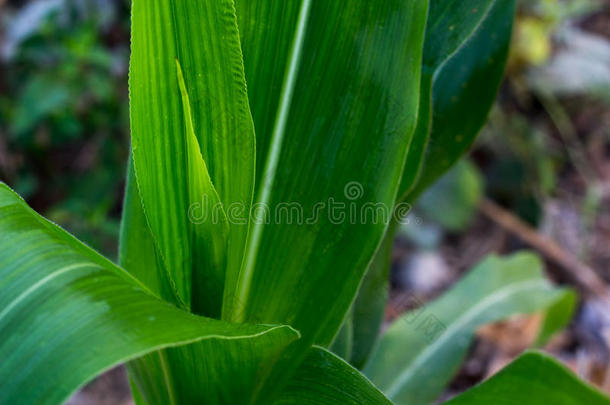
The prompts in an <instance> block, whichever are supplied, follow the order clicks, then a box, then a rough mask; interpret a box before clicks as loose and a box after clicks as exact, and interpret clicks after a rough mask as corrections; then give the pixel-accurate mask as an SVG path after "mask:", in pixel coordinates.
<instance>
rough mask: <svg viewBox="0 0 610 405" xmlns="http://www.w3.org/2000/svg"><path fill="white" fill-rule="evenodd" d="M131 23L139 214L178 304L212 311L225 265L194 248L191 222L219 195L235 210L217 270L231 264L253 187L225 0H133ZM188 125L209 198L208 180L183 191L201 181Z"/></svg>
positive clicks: (248, 132)
mask: <svg viewBox="0 0 610 405" xmlns="http://www.w3.org/2000/svg"><path fill="white" fill-rule="evenodd" d="M132 27H133V29H132V40H131V45H132V55H131V63H130V76H129V88H130V97H131V102H130V106H131V126H132V131H131V135H132V147H133V159H134V166H135V175H136V176H135V177H136V179H137V185H138V189H139V193H140V197H141V200H142V206H143V210H144V215H145V218H146V220H147V223H148V225H149V228H150V231H151V234H152V237H153V240H154V241H155V245H156V247H157V254H158V255H159V257H160V263H161V264H162V265H164V266H165V269H166V271H167V273H168V274H169V276H170V280H171V282H172V283H173V284H174V286H175V290H176V292H177V296H178V297H179V299H180V301H181V303H182V304H183V305H184V306H185V307H187V308H192V309H193V310H194V311H195V312H197V313H200V314H205V315H208V316H220V313H221V305H222V296H223V292H224V274H225V271H226V269H224V268H210V262H209V261H208V260H207V259H204V256H205V255H201V254H200V253H201V252H199V247H200V246H201V245H200V244H199V243H198V242H197V239H198V237H197V236H196V235H195V234H196V233H198V231H197V229H199V228H200V227H193V226H192V222H201V221H203V222H205V221H213V219H212V218H211V217H212V216H213V214H214V210H215V209H214V201H215V200H216V198H217V197H218V198H219V199H220V201H221V202H222V204H223V207H224V209H226V210H227V214H230V213H233V214H234V217H235V218H234V221H231V224H230V225H231V226H230V228H229V235H228V242H227V251H226V258H227V264H226V267H227V269H230V268H237V269H238V268H239V267H240V264H241V259H242V257H243V247H244V243H245V238H246V235H247V229H248V215H247V213H248V211H249V209H250V204H251V200H252V190H253V187H254V128H253V124H252V118H251V115H250V111H249V105H248V98H247V94H246V86H245V78H244V73H243V63H242V57H241V49H240V44H239V34H238V30H237V24H236V20H235V10H234V7H233V2H232V1H231V0H218V1H195V0H185V1H177V0H167V1H156V2H144V1H141V0H135V1H134V2H133V9H132ZM176 60H177V61H179V63H180V66H181V68H182V71H183V73H184V75H183V78H184V80H183V82H184V85H185V90H184V91H183V92H182V93H184V94H186V93H188V95H189V96H190V98H189V97H187V99H188V100H189V103H188V104H190V110H191V113H190V114H186V113H185V109H186V108H187V103H185V102H184V99H183V98H182V97H181V91H180V83H179V80H178V75H177V68H176ZM189 115H190V117H191V120H192V131H189V130H188V127H189V126H190V125H191V124H189V123H188V116H189ZM190 132H193V133H194V135H195V136H196V138H197V143H198V145H199V149H200V150H199V153H200V154H201V160H202V161H203V162H205V165H206V166H207V170H208V172H209V178H210V181H211V183H213V185H214V188H215V189H216V190H217V196H216V195H215V193H213V192H211V189H210V188H209V187H208V188H204V189H202V190H201V191H202V192H203V195H201V196H192V195H189V189H190V190H194V189H193V188H192V187H193V184H194V183H197V182H198V181H200V179H201V178H200V176H204V177H203V178H205V175H204V174H202V173H200V171H201V170H202V169H201V163H197V164H195V163H194V162H193V157H197V156H198V155H197V151H196V150H193V149H195V148H196V146H195V142H193V140H192V136H191V135H192V134H190ZM185 135H188V136H185ZM186 139H191V141H189V142H186V141H185V140H186ZM189 145H190V146H189ZM197 159H199V158H197ZM198 168H199V169H198ZM198 179H199V180H198ZM194 198H198V199H199V200H198V201H196V202H193V201H192V200H193V199H194ZM197 203H198V205H197ZM237 211H239V212H237ZM196 252H199V253H198V254H197V255H196V254H195V253H196ZM236 271H237V270H233V271H232V272H233V273H234V272H236ZM208 276H209V277H208Z"/></svg>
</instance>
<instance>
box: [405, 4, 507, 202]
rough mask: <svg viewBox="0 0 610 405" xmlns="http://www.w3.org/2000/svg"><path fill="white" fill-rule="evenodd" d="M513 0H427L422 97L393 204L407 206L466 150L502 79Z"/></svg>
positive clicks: (484, 119)
mask: <svg viewBox="0 0 610 405" xmlns="http://www.w3.org/2000/svg"><path fill="white" fill-rule="evenodd" d="M514 7H515V2H514V0H476V1H468V2H464V1H460V0H455V1H444V0H432V1H431V3H430V15H429V18H428V26H427V28H426V45H425V50H424V68H423V75H422V95H421V103H420V109H419V116H418V124H417V130H416V132H415V135H414V138H413V142H412V144H411V147H410V149H409V156H408V158H407V164H406V166H405V170H404V174H403V178H402V182H401V186H400V191H399V200H404V199H406V198H409V200H410V201H413V200H414V198H416V197H417V196H418V195H419V194H420V193H421V192H422V191H424V190H425V189H426V188H427V187H428V186H429V185H430V184H431V183H432V182H433V181H434V180H436V179H437V178H439V177H440V176H441V175H442V174H443V173H444V172H445V171H447V170H448V169H449V168H450V167H451V166H452V165H453V164H454V163H455V162H456V161H457V160H458V159H459V157H460V156H461V155H462V154H463V153H464V152H465V151H466V150H467V148H468V147H469V146H470V145H471V143H472V142H473V140H474V139H475V137H476V136H477V134H478V132H479V130H480V129H481V127H482V126H483V124H484V123H485V121H486V119H487V115H488V113H489V110H490V108H491V106H492V103H493V101H494V99H495V97H496V94H497V91H498V87H499V84H500V81H501V79H502V76H503V74H504V66H505V65H506V59H507V56H508V47H509V43H510V38H511V31H512V22H513V15H514Z"/></svg>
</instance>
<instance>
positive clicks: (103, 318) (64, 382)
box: [0, 183, 298, 405]
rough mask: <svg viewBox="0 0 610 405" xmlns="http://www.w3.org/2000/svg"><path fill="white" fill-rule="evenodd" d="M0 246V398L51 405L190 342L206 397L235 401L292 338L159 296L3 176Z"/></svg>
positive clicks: (9, 404) (286, 331) (7, 402)
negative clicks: (129, 364) (114, 370)
mask: <svg viewBox="0 0 610 405" xmlns="http://www.w3.org/2000/svg"><path fill="white" fill-rule="evenodd" d="M0 252H1V254H0V291H2V294H0V356H1V358H2V361H1V362H0V377H1V378H0V404H2V405H13V404H58V403H60V402H61V401H62V400H65V399H66V398H67V397H68V396H69V394H70V393H72V392H74V391H75V390H76V389H77V388H78V387H79V386H81V385H83V384H84V383H85V382H87V381H88V380H90V379H92V378H93V377H94V376H96V375H97V374H99V373H101V372H102V371H104V370H107V369H109V368H110V367H112V366H115V365H117V364H119V363H121V362H124V361H127V360H130V359H133V358H135V357H138V356H141V355H143V354H146V353H150V352H154V351H155V350H159V349H162V348H168V347H173V346H178V345H183V344H188V343H193V342H199V344H200V345H201V346H200V347H204V348H206V350H205V356H203V355H201V356H199V357H197V363H198V365H199V367H200V369H203V370H208V373H207V374H206V375H205V379H204V380H202V381H201V382H200V383H201V384H203V381H205V382H206V383H207V384H209V385H208V386H207V387H208V391H206V395H208V396H209V397H211V398H213V397H214V396H215V395H216V396H222V397H223V398H224V399H226V400H227V401H228V402H227V403H235V402H236V401H238V398H240V397H237V396H236V395H238V394H239V393H240V392H242V391H245V390H247V389H249V388H250V386H249V385H248V383H249V384H251V385H252V384H254V383H253V382H256V381H258V380H257V378H258V377H259V376H260V375H261V373H264V372H265V370H266V369H268V368H269V367H270V364H273V362H274V361H275V359H276V358H277V357H279V356H280V355H281V353H282V352H283V350H284V349H285V348H286V346H287V345H288V344H290V343H291V342H293V341H294V340H296V339H297V338H298V332H296V331H294V330H293V329H292V328H290V327H287V326H250V325H235V324H229V323H226V322H222V321H217V320H211V319H206V318H202V317H198V316H195V315H192V314H189V313H187V312H184V311H182V310H179V309H177V308H176V307H174V306H172V305H170V304H168V303H166V302H163V301H161V300H160V299H158V298H157V297H155V296H154V295H153V294H152V293H151V292H150V291H149V290H148V288H146V287H145V286H144V285H143V284H142V283H140V282H139V281H137V280H136V279H135V278H133V277H132V276H131V275H130V274H129V273H127V272H126V271H124V270H123V269H121V268H119V267H117V266H116V265H114V264H112V263H111V262H110V261H108V260H106V259H104V258H103V257H102V256H100V255H99V254H97V253H96V252H95V251H93V250H91V249H90V248H88V247H87V246H85V245H83V244H82V243H80V242H79V241H78V240H76V239H75V238H73V237H72V236H70V235H69V234H68V233H66V232H65V231H63V230H62V229H60V228H59V227H57V226H56V225H54V224H52V223H50V222H48V221H46V220H45V219H43V218H42V217H40V216H38V215H37V214H36V213H35V212H33V211H32V210H31V209H30V208H29V207H28V206H27V205H26V204H25V202H24V201H23V200H21V199H20V198H19V197H18V196H17V195H16V194H14V193H13V192H12V191H11V190H10V189H9V188H8V187H7V186H6V185H4V184H3V183H0ZM172 350H177V349H168V350H167V352H169V353H171V352H172ZM155 353H156V354H152V355H151V356H152V357H154V356H163V353H165V352H164V351H160V352H155ZM179 387H180V386H179V385H177V386H176V388H174V389H177V388H179ZM157 389H163V387H157ZM240 390H242V391H240ZM174 393H175V394H176V398H178V399H179V398H182V397H181V396H180V397H179V396H178V395H179V394H181V393H179V392H176V391H174ZM153 403H154V402H153ZM162 403H163V402H162ZM166 403H167V402H166ZM169 403H171V402H169ZM183 403H184V402H183Z"/></svg>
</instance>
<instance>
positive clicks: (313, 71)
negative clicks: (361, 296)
mask: <svg viewBox="0 0 610 405" xmlns="http://www.w3.org/2000/svg"><path fill="white" fill-rule="evenodd" d="M295 3H297V4H298V7H297V6H296V4H295ZM426 12H427V1H424V0H418V1H402V0H388V1H384V2H382V3H375V4H373V3H366V2H348V3H344V2H332V1H311V0H302V1H298V2H296V1H295V2H269V1H265V0H254V1H251V0H248V1H246V0H239V1H237V15H238V22H239V27H240V33H241V35H242V46H243V48H244V63H245V67H246V78H247V81H248V91H249V94H250V101H251V104H252V105H253V106H254V107H253V112H254V120H255V123H256V125H257V131H256V136H257V145H259V148H258V152H257V153H258V159H262V160H263V162H264V163H262V167H263V169H262V174H260V173H259V174H260V176H261V177H260V181H259V182H258V184H257V187H258V190H257V193H256V195H257V198H256V201H257V204H258V206H261V207H267V208H268V210H269V212H270V214H271V215H272V218H271V220H270V221H269V223H265V221H264V220H257V221H256V223H255V224H253V226H252V229H251V233H250V238H249V241H248V250H247V254H246V260H245V263H244V267H243V268H242V269H241V272H240V274H239V276H238V277H236V278H235V280H236V283H235V285H234V287H233V288H232V289H233V291H234V294H233V295H232V296H226V297H225V298H226V301H225V307H226V308H229V309H231V311H229V312H228V313H225V314H223V317H224V318H225V319H232V320H236V321H242V320H246V321H248V320H250V321H252V320H253V319H257V320H261V321H263V322H270V323H275V322H276V321H279V320H282V322H286V323H288V324H290V325H292V326H294V327H295V328H297V329H298V330H299V331H300V332H301V333H302V334H303V348H305V347H307V345H309V344H310V343H313V342H315V343H318V344H321V345H324V346H327V345H329V344H330V343H331V342H332V340H333V338H334V336H335V335H336V333H337V331H338V329H339V327H340V325H341V323H342V321H343V319H344V317H345V314H346V312H347V310H348V308H349V306H350V304H351V302H352V300H353V299H354V296H355V294H356V292H357V289H358V285H359V283H360V281H361V279H362V277H363V275H364V272H365V270H366V267H367V265H368V262H369V261H370V259H371V257H372V256H373V254H374V252H375V250H376V249H377V247H378V245H379V243H380V242H381V239H382V236H383V234H384V232H385V229H386V225H387V221H384V220H383V219H380V220H377V221H374V220H371V219H370V218H369V220H368V221H367V220H364V221H363V220H360V219H359V218H356V219H355V220H350V218H349V216H347V215H349V212H344V214H347V215H346V216H345V217H344V218H340V217H339V218H332V217H331V216H332V214H329V205H330V201H332V203H333V204H335V205H337V204H338V205H339V206H340V205H341V204H344V206H345V209H346V211H347V207H350V206H351V207H353V208H354V209H355V210H356V211H358V212H361V211H363V210H362V207H363V206H364V205H365V204H366V203H367V202H369V203H379V204H381V205H384V206H385V207H386V211H390V210H391V208H392V205H393V202H394V200H395V197H396V191H397V185H398V182H399V178H400V175H401V168H402V166H403V163H404V159H405V155H406V151H407V147H408V144H409V141H410V138H411V133H412V131H413V128H414V125H415V120H414V118H415V113H416V109H417V103H418V94H419V76H420V66H421V52H422V46H423V45H422V44H423V31H424V25H425V17H426ZM286 37H288V38H289V39H286ZM270 98H271V100H269V99H270ZM259 103H264V106H261V105H259ZM350 186H353V188H354V190H353V191H355V194H354V195H351V194H348V195H346V190H348V189H349V187H350ZM286 204H289V205H288V206H286ZM319 204H326V205H325V206H324V207H322V208H321V209H320V205H319ZM282 207H284V209H283V208H282ZM295 210H296V213H295ZM288 211H289V212H288ZM287 212H288V213H287ZM278 214H279V216H283V218H279V219H278V218H277V216H276V215H278ZM390 214H391V213H388V216H389V215H390ZM290 215H292V217H291V218H292V222H290V221H289V220H287V219H286V216H290ZM228 288H231V287H230V286H228Z"/></svg>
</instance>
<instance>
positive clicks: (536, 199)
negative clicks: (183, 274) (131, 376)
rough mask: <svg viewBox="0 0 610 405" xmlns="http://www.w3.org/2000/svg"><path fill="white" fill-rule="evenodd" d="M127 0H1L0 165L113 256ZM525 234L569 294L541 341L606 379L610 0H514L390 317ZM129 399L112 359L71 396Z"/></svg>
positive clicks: (609, 376)
mask: <svg viewBox="0 0 610 405" xmlns="http://www.w3.org/2000/svg"><path fill="white" fill-rule="evenodd" d="M128 59H129V2H128V1H122V0H117V1H111V0H32V1H25V0H0V180H2V181H4V182H6V183H8V184H9V185H10V186H11V187H12V188H13V189H15V190H16V191H17V192H18V193H19V194H20V195H22V196H23V197H24V198H25V199H26V200H27V202H28V203H29V204H30V205H31V206H32V207H33V208H34V209H35V210H36V211H38V212H40V213H42V214H43V215H44V216H46V217H47V218H49V219H51V220H52V221H54V222H56V223H58V224H59V225H61V226H62V227H64V228H66V229H67V230H68V231H70V232H71V233H73V234H75V235H76V236H77V237H78V238H80V239H81V240H84V241H85V242H87V243H88V244H89V245H91V246H92V247H94V248H95V249H97V250H99V251H101V252H102V253H104V254H105V255H106V256H108V257H110V258H113V259H116V256H117V238H118V230H119V223H120V213H121V203H122V190H123V187H124V177H125V168H126V158H127V155H128V150H129V114H128V94H127V65H128ZM524 248H528V249H532V250H535V251H537V252H538V253H539V254H540V255H541V256H542V257H544V258H545V260H546V263H547V272H548V275H549V277H550V278H552V279H553V280H555V281H556V282H558V283H561V284H570V285H573V286H574V287H575V288H576V289H577V290H578V291H579V305H578V308H577V310H576V312H575V314H574V318H573V320H572V322H571V323H570V325H569V327H568V328H567V329H566V330H565V331H564V332H562V333H561V334H559V335H558V336H557V337H555V338H554V339H553V340H552V341H551V342H550V343H549V344H548V345H547V346H546V347H545V350H547V351H549V352H551V353H553V354H554V355H556V356H557V357H559V358H560V359H561V360H562V361H564V362H565V363H566V364H568V365H569V367H571V368H572V369H573V370H574V371H575V372H577V373H578V374H579V375H580V376H581V377H583V378H585V379H587V380H589V381H591V382H592V383H593V384H595V385H597V386H598V387H600V388H601V389H603V390H605V391H606V392H607V393H610V308H608V307H607V306H606V305H605V304H604V303H603V302H602V301H600V300H598V299H596V298H595V297H596V291H599V290H600V289H607V288H608V283H610V0H522V1H520V7H519V13H518V17H517V22H516V26H515V32H514V38H513V49H512V54H511V57H510V62H509V66H508V70H507V77H506V80H505V83H504V84H503V86H502V89H501V92H500V95H499V97H498V100H497V103H496V105H495V107H494V108H493V111H492V113H491V115H490V119H489V123H488V124H487V126H486V127H485V128H484V130H483V132H482V134H481V136H480V138H479V140H478V141H477V143H476V145H475V146H474V148H473V149H472V151H471V153H470V155H469V156H468V158H467V159H465V160H464V161H463V162H461V163H460V164H459V165H457V166H456V167H455V168H454V169H453V170H452V171H451V172H450V173H448V174H447V175H446V176H445V177H444V178H443V179H442V180H441V181H439V182H438V183H437V184H436V185H435V186H434V187H432V188H431V189H430V190H429V191H427V192H426V193H425V194H424V195H423V196H422V198H421V199H420V201H419V202H418V204H416V207H415V210H414V212H413V213H412V214H411V216H410V221H409V224H407V225H405V226H403V228H402V229H401V231H400V233H399V237H398V239H397V240H396V242H395V247H394V256H393V264H392V289H391V294H390V303H389V305H388V309H387V318H388V321H389V320H391V319H392V318H394V317H396V316H398V315H399V314H400V313H402V312H404V311H405V310H407V309H409V308H407V307H403V306H402V304H401V303H403V302H405V301H410V302H412V300H404V299H402V298H404V297H405V296H413V295H416V296H417V297H419V298H420V299H421V300H423V301H427V300H430V299H433V298H434V297H436V296H438V295H439V294H440V293H441V292H443V291H445V290H446V289H447V287H449V286H450V285H452V284H453V283H454V282H455V280H456V279H458V278H459V277H460V275H461V274H463V272H464V271H466V270H467V269H469V268H470V267H471V266H472V265H473V264H475V263H476V262H477V261H479V260H480V259H481V258H483V257H484V256H485V255H487V254H489V253H491V252H497V253H501V254H505V253H510V252H513V251H515V250H519V249H524ZM539 323H540V319H539V318H537V317H536V316H528V317H516V318H512V319H511V320H509V321H506V322H502V323H499V324H495V325H493V326H490V327H485V328H483V329H482V330H481V331H479V333H478V336H477V340H476V343H475V344H474V345H473V347H472V349H471V351H470V354H469V356H468V360H467V361H466V363H465V364H464V366H463V367H462V369H461V371H460V372H459V374H458V376H457V377H456V378H455V380H454V381H453V383H452V385H451V387H450V389H449V391H448V392H447V395H450V394H451V393H454V392H457V391H461V390H464V389H465V388H468V387H470V386H472V385H473V384H475V383H477V382H479V381H481V380H482V379H483V378H485V377H487V376H489V375H490V374H492V373H494V372H495V371H497V370H498V369H499V368H500V367H502V366H503V365H504V364H506V363H507V362H508V361H510V360H511V359H512V358H514V357H515V356H516V355H517V354H519V353H520V352H521V351H522V350H524V349H525V348H526V347H528V346H529V345H531V344H532V343H533V341H534V340H535V338H536V330H537V326H538V324H539ZM69 403H70V404H72V405H75V404H121V403H125V404H128V403H130V398H129V388H128V387H127V385H126V383H125V379H124V370H123V369H122V368H118V369H115V370H113V371H111V372H110V373H108V374H106V375H104V376H102V377H100V378H98V380H96V381H94V382H93V383H91V384H89V385H88V386H87V387H85V388H84V389H83V390H82V391H81V392H79V393H78V394H76V395H75V396H74V397H73V398H72V399H71V400H70V402H69Z"/></svg>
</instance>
